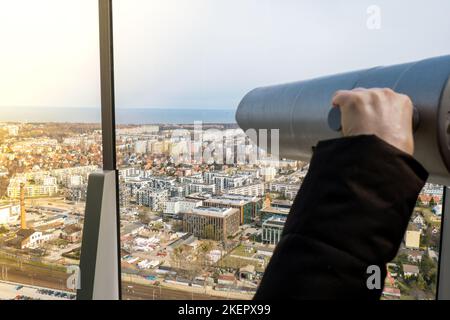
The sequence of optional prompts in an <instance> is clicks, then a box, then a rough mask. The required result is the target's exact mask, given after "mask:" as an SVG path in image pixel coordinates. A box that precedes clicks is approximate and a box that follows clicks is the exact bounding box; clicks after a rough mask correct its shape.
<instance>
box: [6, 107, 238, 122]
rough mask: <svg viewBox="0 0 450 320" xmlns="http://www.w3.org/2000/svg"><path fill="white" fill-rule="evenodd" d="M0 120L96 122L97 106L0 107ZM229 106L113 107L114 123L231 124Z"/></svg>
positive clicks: (232, 116)
mask: <svg viewBox="0 0 450 320" xmlns="http://www.w3.org/2000/svg"><path fill="white" fill-rule="evenodd" d="M0 110H1V112H0V122H28V123H36V122H63V123H64V122H69V123H99V122H100V118H101V113H100V108H54V107H14V108H6V107H1V108H0ZM234 115H235V110H233V109H195V108H190V109H187V108H186V109H182V108H173V109H172V108H130V109H125V108H123V109H120V108H117V110H116V123H117V124H193V123H194V121H202V122H204V123H235V122H236V121H235V118H234Z"/></svg>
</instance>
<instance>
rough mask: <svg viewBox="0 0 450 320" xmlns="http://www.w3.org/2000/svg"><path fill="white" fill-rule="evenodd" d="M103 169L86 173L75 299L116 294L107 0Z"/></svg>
mask: <svg viewBox="0 0 450 320" xmlns="http://www.w3.org/2000/svg"><path fill="white" fill-rule="evenodd" d="M98 4H99V7H98V9H99V32H100V81H101V111H102V137H103V141H102V145H103V172H97V173H93V174H91V175H90V176H89V182H88V190H87V199H86V209H85V218H84V227H83V239H82V244H81V256H80V278H81V287H80V289H78V291H77V299H78V300H99V299H102V300H104V299H108V300H117V299H121V297H122V294H121V270H120V269H121V268H120V210H119V200H118V189H119V188H118V171H117V168H116V136H115V110H114V109H115V108H114V59H113V54H114V52H113V24H112V23H113V22H112V0H99V1H98Z"/></svg>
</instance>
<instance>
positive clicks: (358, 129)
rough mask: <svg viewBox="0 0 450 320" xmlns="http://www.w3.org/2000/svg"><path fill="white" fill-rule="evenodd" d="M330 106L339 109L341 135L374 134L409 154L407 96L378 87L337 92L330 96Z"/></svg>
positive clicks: (410, 110)
mask: <svg viewBox="0 0 450 320" xmlns="http://www.w3.org/2000/svg"><path fill="white" fill-rule="evenodd" d="M333 106H334V107H339V108H340V109H341V121H342V134H343V135H344V136H356V135H365V134H368V135H370V134H374V135H376V136H378V137H379V138H381V139H383V140H384V141H386V142H387V143H389V144H391V145H393V146H395V147H397V148H398V149H400V150H402V151H404V152H406V153H408V154H410V155H412V154H413V152H414V139H413V128H412V117H413V105H412V102H411V99H410V98H409V97H408V96H407V95H404V94H399V93H396V92H394V91H393V90H391V89H378V88H376V89H362V88H357V89H353V90H340V91H337V92H336V93H335V95H334V97H333Z"/></svg>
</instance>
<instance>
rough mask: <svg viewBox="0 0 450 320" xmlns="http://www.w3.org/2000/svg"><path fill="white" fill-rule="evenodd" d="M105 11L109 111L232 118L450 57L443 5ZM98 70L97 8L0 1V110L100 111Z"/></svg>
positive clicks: (128, 7)
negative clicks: (383, 67)
mask: <svg viewBox="0 0 450 320" xmlns="http://www.w3.org/2000/svg"><path fill="white" fill-rule="evenodd" d="M370 5H377V6H378V7H379V8H380V9H381V25H380V29H375V30H371V29H369V28H368V27H367V19H368V17H369V15H368V13H367V8H368V7H369V6H370ZM113 6H114V28H115V59H116V68H115V69H116V98H117V106H118V107H199V108H235V107H236V105H237V103H238V102H239V100H240V98H241V97H242V96H243V95H244V94H245V93H246V92H247V91H249V90H250V89H252V88H254V87H256V86H260V85H267V84H273V83H282V82H289V81H294V80H301V79H306V78H311V77H317V76H320V75H324V74H329V73H337V72H341V71H346V70H353V69H358V68H365V67H370V66H375V65H380V64H393V63H399V62H407V61H412V60H416V59H421V58H426V57H431V56H436V55H443V54H449V53H450V41H449V39H450V20H449V19H448V13H449V12H450V1H448V0H427V1H422V0H416V1H411V0H410V1H407V0H395V1H393V0H383V1H381V0H380V1H376V0H372V1H366V0H340V1H337V0H315V1H306V0H114V1H113ZM98 69H99V58H98V9H97V1H96V0H0V106H1V107H2V108H6V107H9V106H36V107H39V106H55V107H57V106H63V107H64V106H65V107H70V106H74V107H80V106H81V107H94V106H99V104H100V102H99V101H100V99H99V96H100V92H99V70H98Z"/></svg>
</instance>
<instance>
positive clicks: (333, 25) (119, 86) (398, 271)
mask: <svg viewBox="0 0 450 320" xmlns="http://www.w3.org/2000/svg"><path fill="white" fill-rule="evenodd" d="M443 4H444V1H439V0H432V1H428V2H427V3H426V4H425V3H421V2H419V1H416V2H414V4H412V3H411V2H410V1H408V2H407V1H396V2H395V3H393V2H392V1H387V0H384V1H378V6H379V8H380V9H381V12H382V16H381V20H380V21H374V20H373V19H371V18H372V15H371V12H372V11H373V10H369V8H371V7H370V6H371V5H372V3H371V2H370V1H359V0H358V1H356V0H355V1H350V2H348V3H346V4H345V6H344V5H342V4H341V3H340V2H336V1H335V2H326V1H316V2H314V3H311V2H307V1H290V0H281V1H270V0H245V1H242V0H226V1H225V0H215V1H207V0H192V1H181V0H152V1H148V0H126V1H125V0H122V1H121V0H115V1H114V32H115V76H116V99H117V100H116V109H117V110H116V120H117V148H118V149H117V155H118V165H119V169H120V203H121V239H122V243H121V245H122V271H123V276H122V279H123V297H124V298H125V299H191V298H194V299H203V298H212V299H223V298H235V299H251V298H252V296H253V294H254V292H255V290H256V287H257V285H258V283H259V281H260V280H261V277H262V274H263V272H264V269H265V267H266V265H267V263H268V261H269V259H270V256H271V255H272V252H273V249H274V247H275V245H276V244H277V243H278V241H279V239H280V233H281V230H282V228H283V225H284V221H285V217H286V215H287V213H288V212H289V208H290V206H291V203H292V200H293V198H294V197H295V195H296V193H297V191H298V189H299V187H300V185H301V183H302V181H303V178H304V176H305V174H306V172H307V165H308V164H307V163H302V162H298V161H295V160H289V159H287V160H285V161H282V162H281V163H280V165H277V166H275V165H273V162H271V161H270V160H259V161H257V162H256V163H252V164H249V163H242V162H239V161H238V159H237V158H236V157H234V156H231V157H230V158H228V161H224V162H225V163H219V161H218V160H219V159H223V154H222V153H221V152H222V151H223V152H224V154H225V155H227V154H233V152H232V151H235V153H234V155H235V154H238V150H240V151H242V152H244V153H245V154H247V155H252V154H253V153H254V151H255V150H256V149H255V147H254V146H252V145H247V146H244V143H243V142H242V141H243V140H240V139H242V138H243V137H244V136H243V133H242V131H240V130H239V128H238V126H237V124H236V122H235V118H234V113H235V110H236V107H237V105H238V103H239V101H240V99H241V98H242V97H243V96H244V95H245V94H246V93H247V92H249V91H250V90H251V89H253V88H256V87H259V86H264V85H271V84H276V83H286V82H291V81H296V80H302V79H308V78H315V77H319V76H322V75H326V74H335V73H339V72H345V71H350V70H357V69H361V68H367V67H371V66H375V65H389V64H397V63H401V62H407V61H414V60H417V59H419V58H424V57H430V56H437V55H442V54H447V53H448V51H449V49H450V45H449V44H448V43H446V42H443V41H436V39H439V38H441V39H445V38H448V36H449V34H448V33H449V31H448V30H450V28H449V23H448V19H447V17H446V16H445V15H444V13H443V12H444V10H442V6H443ZM405 7H408V8H410V9H411V10H410V11H409V12H408V15H405V14H404V8H405ZM372 9H373V8H372ZM428 21H429V22H431V21H432V22H433V23H428ZM416 35H417V36H416ZM419 35H420V37H419ZM349 39H351V45H349V44H348V41H349ZM200 137H201V138H200ZM199 141H200V142H199ZM196 142H199V143H196ZM244 142H245V141H244ZM227 143H229V144H227ZM214 146H215V147H217V148H215V147H214ZM242 148H243V149H242ZM199 154H200V156H198V155H199ZM440 190H441V187H439V186H434V187H433V186H428V187H427V188H426V189H424V191H423V196H422V198H423V199H425V200H426V199H429V201H428V202H427V201H425V202H421V203H418V207H417V208H416V210H415V213H414V215H413V218H412V221H411V226H410V229H411V230H410V231H409V232H408V233H407V235H406V237H405V241H404V244H403V245H402V249H401V251H400V252H399V256H398V257H397V258H396V259H395V260H394V261H393V264H391V265H390V267H389V268H390V276H389V278H388V282H387V284H386V290H385V295H384V298H386V299H388V298H401V299H409V298H412V299H416V298H420V299H422V298H424V299H432V298H433V297H434V295H435V288H436V270H437V269H436V267H437V259H438V252H439V248H438V246H439V236H440V218H439V217H440V213H439V210H440V207H439V204H440V201H441V197H442V196H441V194H440V193H439V192H440ZM431 194H435V197H432V198H430V195H431ZM430 199H433V200H432V201H434V202H431V203H430V201H431V200H430ZM420 259H421V260H420ZM394 264H395V265H394ZM405 270H413V271H414V270H415V271H417V270H418V274H417V275H416V274H415V273H414V272H413V273H414V275H413V277H409V276H408V274H409V273H410V272H408V271H406V273H405ZM405 274H406V276H405Z"/></svg>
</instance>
